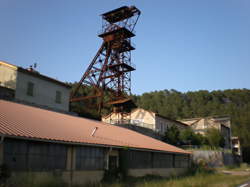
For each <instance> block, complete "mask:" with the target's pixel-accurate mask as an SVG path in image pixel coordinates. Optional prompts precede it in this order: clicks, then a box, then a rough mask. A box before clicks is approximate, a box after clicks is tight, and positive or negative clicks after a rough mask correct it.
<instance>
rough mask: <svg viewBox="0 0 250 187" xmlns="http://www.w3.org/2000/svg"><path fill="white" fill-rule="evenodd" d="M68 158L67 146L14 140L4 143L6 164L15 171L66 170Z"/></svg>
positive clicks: (7, 140)
mask: <svg viewBox="0 0 250 187" xmlns="http://www.w3.org/2000/svg"><path fill="white" fill-rule="evenodd" d="M66 158H67V147H66V146H65V145H61V144H52V143H42V142H34V141H24V140H13V139H6V140H5V141H4V163H6V164H7V165H8V166H9V167H10V168H11V170H13V171H15V170H25V171H27V170H30V171H48V170H55V169H65V168H66Z"/></svg>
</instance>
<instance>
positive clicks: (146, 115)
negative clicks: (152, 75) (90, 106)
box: [102, 108, 189, 135]
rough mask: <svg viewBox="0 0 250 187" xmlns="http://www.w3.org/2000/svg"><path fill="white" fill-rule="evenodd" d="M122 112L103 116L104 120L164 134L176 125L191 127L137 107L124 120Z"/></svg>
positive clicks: (181, 127) (180, 127) (178, 126)
mask: <svg viewBox="0 0 250 187" xmlns="http://www.w3.org/2000/svg"><path fill="white" fill-rule="evenodd" d="M120 119H121V114H120V113H114V112H113V113H111V114H109V115H107V116H104V117H102V121H103V122H105V123H109V124H130V125H135V126H140V127H144V128H148V129H151V130H153V131H154V132H157V133H159V134H160V135H164V134H165V132H166V131H167V129H168V128H170V127H171V126H176V127H177V128H178V129H179V130H183V129H186V128H189V127H188V125H186V124H184V123H182V122H179V121H176V120H173V119H170V118H166V117H164V116H161V115H159V114H157V113H154V112H151V111H147V110H144V109H142V108H137V109H134V110H132V111H131V112H130V113H128V114H127V115H126V116H125V118H124V119H123V120H120Z"/></svg>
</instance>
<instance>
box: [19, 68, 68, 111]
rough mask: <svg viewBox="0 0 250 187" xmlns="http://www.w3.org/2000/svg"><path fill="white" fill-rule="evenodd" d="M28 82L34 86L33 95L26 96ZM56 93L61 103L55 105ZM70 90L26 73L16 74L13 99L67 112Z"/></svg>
mask: <svg viewBox="0 0 250 187" xmlns="http://www.w3.org/2000/svg"><path fill="white" fill-rule="evenodd" d="M28 82H32V83H33V84H34V95H33V96H29V95H27V85H28ZM56 91H60V92H61V94H62V96H61V103H56V102H55V99H56ZM69 96H70V89H69V88H66V87H64V86H61V85H59V84H56V83H54V82H50V81H47V80H44V79H41V78H39V77H35V76H32V75H29V74H26V73H22V72H19V71H18V73H17V84H16V94H15V98H16V99H18V100H21V101H26V102H29V103H35V104H38V105H42V106H48V107H50V108H54V109H58V110H63V111H68V110H69Z"/></svg>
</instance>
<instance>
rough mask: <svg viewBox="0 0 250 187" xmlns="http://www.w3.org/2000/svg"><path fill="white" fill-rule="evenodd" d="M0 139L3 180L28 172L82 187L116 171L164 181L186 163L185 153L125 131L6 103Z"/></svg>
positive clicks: (0, 109) (0, 113)
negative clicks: (5, 169)
mask: <svg viewBox="0 0 250 187" xmlns="http://www.w3.org/2000/svg"><path fill="white" fill-rule="evenodd" d="M0 135H1V143H0V163H1V164H3V163H4V164H6V165H7V166H8V167H9V168H10V170H11V172H12V175H11V178H10V179H9V180H15V178H16V177H18V176H20V175H28V174H30V173H32V176H33V177H34V180H36V179H38V178H39V176H41V175H43V176H44V175H46V176H54V175H57V177H58V176H59V177H61V179H62V180H64V181H65V182H67V183H71V184H84V183H86V182H89V181H92V182H93V181H100V180H101V179H102V178H103V175H104V172H105V171H109V170H112V169H116V168H121V167H123V169H124V168H125V169H127V172H128V175H131V176H143V175H147V174H154V175H160V176H169V175H171V174H173V173H174V174H178V173H182V172H185V170H186V169H187V168H188V167H189V163H190V154H189V152H187V151H184V150H182V149H179V148H177V147H175V146H172V145H169V144H166V143H163V142H161V141H158V140H156V139H153V138H150V137H148V136H145V135H142V134H140V133H137V132H134V131H131V130H129V129H125V128H122V127H117V126H113V125H109V124H106V123H102V122H99V121H94V120H90V119H86V118H80V117H76V116H72V115H68V114H63V113H58V112H54V111H49V110H44V109H41V108H36V107H33V106H28V105H24V104H19V103H15V102H12V101H5V100H0ZM122 163H123V164H122ZM124 163H125V164H124Z"/></svg>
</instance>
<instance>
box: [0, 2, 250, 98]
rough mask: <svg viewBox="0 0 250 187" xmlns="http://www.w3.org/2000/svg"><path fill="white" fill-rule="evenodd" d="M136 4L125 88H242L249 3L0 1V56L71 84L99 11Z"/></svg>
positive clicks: (247, 70)
mask: <svg viewBox="0 0 250 187" xmlns="http://www.w3.org/2000/svg"><path fill="white" fill-rule="evenodd" d="M123 5H136V6H137V7H138V8H139V9H140V10H141V11H142V15H141V17H140V20H139V22H138V24H137V26H136V28H135V30H136V37H134V38H133V40H132V42H133V43H135V45H136V50H135V51H133V52H132V62H133V63H134V64H136V67H137V70H136V71H134V72H133V73H132V93H134V94H141V93H143V92H149V91H154V90H162V89H175V90H178V91H182V92H187V91H194V90H201V89H202V90H204V89H205V90H210V91H211V90H218V89H220V90H222V89H233V88H248V89H249V88H250V1H249V0H0V23H1V27H0V60H4V61H7V62H9V63H12V64H16V65H18V66H22V67H28V66H29V65H31V64H33V63H35V62H36V63H37V64H38V68H37V69H38V71H39V72H40V73H42V74H45V75H48V76H51V77H54V78H57V79H59V80H61V81H67V82H74V81H79V80H80V78H81V76H82V74H83V73H84V71H85V70H86V68H87V66H88V64H89V63H90V61H91V60H92V58H93V57H94V55H95V54H96V52H97V50H98V48H99V47H100V45H101V42H102V41H101V39H100V38H98V37H97V34H98V32H99V31H100V30H101V17H100V16H99V15H100V14H102V13H104V12H106V11H109V10H112V9H115V8H118V7H120V6H123Z"/></svg>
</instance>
